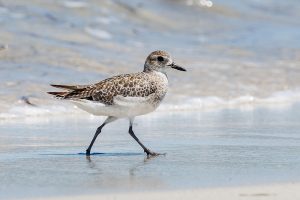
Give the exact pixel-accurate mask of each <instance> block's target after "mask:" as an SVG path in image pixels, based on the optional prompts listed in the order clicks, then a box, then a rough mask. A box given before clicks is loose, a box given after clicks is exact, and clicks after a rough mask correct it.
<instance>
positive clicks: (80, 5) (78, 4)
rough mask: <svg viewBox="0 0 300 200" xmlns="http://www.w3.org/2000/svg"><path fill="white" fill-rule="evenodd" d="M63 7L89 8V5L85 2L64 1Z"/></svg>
mask: <svg viewBox="0 0 300 200" xmlns="http://www.w3.org/2000/svg"><path fill="white" fill-rule="evenodd" d="M63 5H64V6H65V7H67V8H85V7H87V6H88V4H87V3H86V2H83V1H64V2H63Z"/></svg>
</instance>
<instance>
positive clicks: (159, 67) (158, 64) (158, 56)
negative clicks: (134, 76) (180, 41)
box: [144, 50, 186, 72]
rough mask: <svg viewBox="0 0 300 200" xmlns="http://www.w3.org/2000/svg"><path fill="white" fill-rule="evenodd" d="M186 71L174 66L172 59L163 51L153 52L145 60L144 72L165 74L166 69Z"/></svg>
mask: <svg viewBox="0 0 300 200" xmlns="http://www.w3.org/2000/svg"><path fill="white" fill-rule="evenodd" d="M170 68H171V69H177V70H180V71H186V70H185V69H184V68H183V67H180V66H178V65H176V64H175V63H174V62H173V59H172V57H171V56H170V54H169V53H168V52H165V51H160V50H159V51H154V52H152V53H151V54H150V55H149V56H148V57H147V59H146V61H145V65H144V72H150V71H159V72H166V70H167V69H170Z"/></svg>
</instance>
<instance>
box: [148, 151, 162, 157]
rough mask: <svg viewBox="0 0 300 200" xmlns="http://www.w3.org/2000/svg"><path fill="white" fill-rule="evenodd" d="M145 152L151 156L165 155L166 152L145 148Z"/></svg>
mask: <svg viewBox="0 0 300 200" xmlns="http://www.w3.org/2000/svg"><path fill="white" fill-rule="evenodd" d="M145 153H146V154H147V157H151V156H161V155H163V156H165V155H166V153H156V152H153V151H150V150H145Z"/></svg>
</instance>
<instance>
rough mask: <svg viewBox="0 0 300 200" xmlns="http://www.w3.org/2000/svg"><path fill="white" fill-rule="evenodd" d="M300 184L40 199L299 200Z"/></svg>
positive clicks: (46, 199) (47, 199)
mask: <svg viewBox="0 0 300 200" xmlns="http://www.w3.org/2000/svg"><path fill="white" fill-rule="evenodd" d="M299 188H300V184H299V183H294V184H280V185H279V184H278V185H261V186H248V187H231V188H228V187H227V188H226V187H225V188H213V189H194V190H177V191H163V192H135V193H117V194H103V195H86V196H68V197H54V198H42V199H45V200H69V199H70V200H82V199H89V200H94V199H95V200H96V199H97V200H98V199H107V200H118V199H125V200H129V199H130V200H135V199H137V200H140V199H143V200H148V199H149V200H150V199H151V200H156V199H157V200H161V199H166V200H169V199H170V200H177V199H178V200H182V199H185V200H187V199H199V200H220V199H222V200H236V199H243V200H248V199H249V200H262V199H263V200H264V199H274V200H277V199H280V200H282V199H284V200H295V199H299V198H300V191H299Z"/></svg>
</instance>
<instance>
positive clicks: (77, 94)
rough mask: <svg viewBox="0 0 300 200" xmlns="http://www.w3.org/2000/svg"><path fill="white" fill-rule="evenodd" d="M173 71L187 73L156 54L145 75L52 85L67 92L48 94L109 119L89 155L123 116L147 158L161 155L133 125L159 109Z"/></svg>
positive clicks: (149, 59) (165, 56)
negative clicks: (142, 139) (169, 72)
mask: <svg viewBox="0 0 300 200" xmlns="http://www.w3.org/2000/svg"><path fill="white" fill-rule="evenodd" d="M169 68H174V69H177V70H181V71H185V69H183V68H182V67H180V66H178V65H176V64H175V63H174V62H173V60H172V58H171V56H170V55H169V54H168V53H167V52H165V51H154V52H152V53H151V54H150V55H149V56H148V57H147V59H146V61H145V64H144V70H143V72H139V73H133V74H123V75H118V76H114V77H111V78H108V79H105V80H102V81H100V82H98V83H96V84H91V85H52V86H53V87H57V88H60V89H64V90H65V91H62V92H48V93H49V94H52V95H54V96H55V97H56V98H59V99H66V100H71V101H72V102H73V103H75V104H76V105H77V106H78V107H79V108H81V109H83V110H85V111H87V112H90V113H92V114H94V115H103V116H108V118H107V119H106V121H105V122H104V123H103V124H102V125H101V126H100V127H99V128H98V129H97V131H96V133H95V136H94V138H93V140H92V142H91V144H90V146H89V148H88V149H87V151H86V152H87V155H89V154H90V150H91V148H92V146H93V143H94V141H95V139H96V137H97V136H98V134H99V133H100V132H101V129H102V127H103V126H104V125H106V124H108V123H110V122H112V121H114V120H116V119H118V118H123V117H127V118H129V120H130V128H129V133H130V135H131V136H132V137H133V138H134V139H135V140H136V141H137V142H138V143H139V144H140V145H141V147H142V148H143V149H144V151H145V152H146V153H147V155H158V154H156V153H154V152H151V151H150V150H149V149H147V148H146V147H145V146H144V145H143V144H142V143H141V142H140V141H139V140H138V139H137V137H136V136H135V135H134V133H133V130H132V123H133V119H134V117H135V116H138V115H143V114H146V113H149V112H152V111H154V110H155V109H156V108H157V107H158V106H159V104H160V103H161V101H162V100H163V98H164V97H165V95H166V93H167V90H168V78H167V75H166V70H167V69H169Z"/></svg>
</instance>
